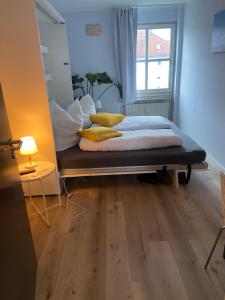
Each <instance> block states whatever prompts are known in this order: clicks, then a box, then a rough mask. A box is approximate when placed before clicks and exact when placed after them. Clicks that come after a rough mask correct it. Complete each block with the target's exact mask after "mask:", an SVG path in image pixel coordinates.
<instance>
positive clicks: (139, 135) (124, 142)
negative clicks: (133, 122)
mask: <svg viewBox="0 0 225 300" xmlns="http://www.w3.org/2000/svg"><path fill="white" fill-rule="evenodd" d="M122 133H123V136H121V137H116V138H111V139H108V140H104V141H101V142H93V141H90V140H88V139H85V138H81V140H80V143H79V146H80V149H81V150H83V151H127V150H141V149H153V148H165V147H170V146H180V145H182V139H181V138H180V137H179V136H178V135H176V134H175V133H174V131H173V130H172V129H144V130H133V131H123V132H122Z"/></svg>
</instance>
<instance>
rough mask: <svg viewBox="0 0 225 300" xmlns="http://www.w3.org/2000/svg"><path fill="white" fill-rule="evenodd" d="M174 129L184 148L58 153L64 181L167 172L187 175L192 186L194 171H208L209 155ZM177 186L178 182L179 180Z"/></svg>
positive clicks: (78, 150)
mask: <svg viewBox="0 0 225 300" xmlns="http://www.w3.org/2000/svg"><path fill="white" fill-rule="evenodd" d="M172 129H173V130H174V132H175V133H176V134H178V135H179V136H180V137H181V138H182V141H183V142H182V145H181V146H173V147H167V148H157V149H147V150H134V151H105V152H98V151H91V152H89V151H82V150H80V148H79V145H77V146H75V147H72V148H70V149H67V150H65V151H60V152H57V161H58V168H59V172H60V176H61V177H64V178H66V177H82V176H100V175H118V174H143V173H151V172H156V171H158V170H162V169H164V170H165V169H167V170H172V171H174V174H175V175H176V176H178V173H179V172H180V171H182V172H185V171H186V180H185V183H188V182H189V180H190V176H191V170H192V169H200V170H203V169H207V168H208V165H207V163H206V162H205V158H206V152H205V151H204V150H203V149H202V148H201V147H200V146H199V145H198V144H196V143H195V142H194V141H193V140H192V139H191V138H190V137H188V136H187V135H186V134H184V133H183V132H182V131H181V130H180V129H178V128H177V127H176V126H175V125H174V124H172ZM175 180H176V182H178V179H177V178H175Z"/></svg>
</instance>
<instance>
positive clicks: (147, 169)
mask: <svg viewBox="0 0 225 300" xmlns="http://www.w3.org/2000/svg"><path fill="white" fill-rule="evenodd" d="M159 170H167V171H169V172H171V174H172V175H173V184H174V186H176V187H177V188H178V187H179V173H185V177H184V182H183V183H184V184H188V183H189V181H190V178H191V172H192V170H195V171H206V170H208V164H207V162H206V161H204V162H202V163H200V164H193V165H166V166H165V165H149V166H126V167H110V168H87V169H85V168H84V169H61V170H59V173H60V177H61V178H65V179H66V178H72V177H85V176H87V177H90V176H107V175H125V174H147V173H156V172H157V171H159Z"/></svg>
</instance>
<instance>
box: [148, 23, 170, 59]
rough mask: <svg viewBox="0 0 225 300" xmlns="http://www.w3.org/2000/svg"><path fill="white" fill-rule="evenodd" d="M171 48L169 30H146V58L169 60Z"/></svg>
mask: <svg viewBox="0 0 225 300" xmlns="http://www.w3.org/2000/svg"><path fill="white" fill-rule="evenodd" d="M170 48H171V28H159V29H151V30H148V57H149V58H169V57H170Z"/></svg>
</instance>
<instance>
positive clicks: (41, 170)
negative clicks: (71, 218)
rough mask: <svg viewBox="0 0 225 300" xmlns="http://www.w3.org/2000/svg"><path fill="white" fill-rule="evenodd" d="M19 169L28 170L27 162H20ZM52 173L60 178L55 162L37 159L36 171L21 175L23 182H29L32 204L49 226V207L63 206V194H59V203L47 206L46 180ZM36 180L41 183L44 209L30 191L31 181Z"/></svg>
mask: <svg viewBox="0 0 225 300" xmlns="http://www.w3.org/2000/svg"><path fill="white" fill-rule="evenodd" d="M19 170H20V172H21V171H24V170H27V169H26V168H25V164H20V165H19ZM52 174H55V176H56V178H57V179H58V173H57V170H56V167H55V165H54V164H53V163H51V162H48V161H37V166H36V167H35V171H34V172H32V173H28V174H24V175H20V179H21V181H22V182H23V183H26V184H27V188H28V193H29V198H30V201H31V205H32V206H33V208H34V209H35V210H36V212H37V213H38V214H39V215H40V216H41V217H42V218H43V220H44V221H45V223H46V224H47V226H50V222H49V217H48V209H49V208H52V207H55V206H60V207H61V206H62V202H61V196H60V194H58V198H59V202H58V204H57V205H54V206H51V207H48V208H47V204H46V195H45V189H44V180H45V179H46V178H47V177H48V176H50V175H52ZM34 181H38V182H39V183H40V187H41V193H42V199H43V204H44V209H43V210H42V211H41V210H40V209H39V208H38V207H37V206H36V205H35V204H34V202H33V199H32V195H31V191H30V183H31V182H34Z"/></svg>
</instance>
